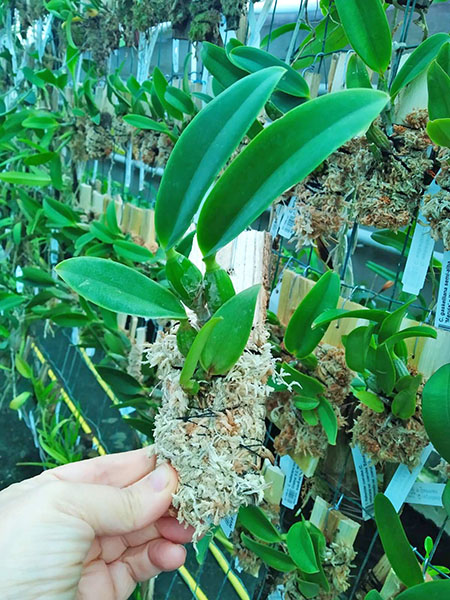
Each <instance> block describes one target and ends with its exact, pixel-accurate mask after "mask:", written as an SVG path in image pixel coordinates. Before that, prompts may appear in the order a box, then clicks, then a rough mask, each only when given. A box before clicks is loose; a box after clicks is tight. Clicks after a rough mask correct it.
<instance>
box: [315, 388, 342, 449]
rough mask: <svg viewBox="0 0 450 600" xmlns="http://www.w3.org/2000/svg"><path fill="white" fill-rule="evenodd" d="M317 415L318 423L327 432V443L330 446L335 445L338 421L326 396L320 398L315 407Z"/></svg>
mask: <svg viewBox="0 0 450 600" xmlns="http://www.w3.org/2000/svg"><path fill="white" fill-rule="evenodd" d="M317 415H318V417H319V421H320V424H321V425H322V427H323V429H324V431H325V433H326V434H327V438H328V443H329V444H331V446H335V445H336V438H337V434H338V422H337V417H336V413H335V412H334V410H333V407H332V406H331V404H330V403H329V402H328V400H327V399H326V398H321V399H320V404H319V406H318V407H317Z"/></svg>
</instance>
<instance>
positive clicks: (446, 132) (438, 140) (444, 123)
mask: <svg viewBox="0 0 450 600" xmlns="http://www.w3.org/2000/svg"><path fill="white" fill-rule="evenodd" d="M427 133H428V135H429V136H430V138H431V140H432V141H433V142H434V143H435V144H437V145H438V146H442V147H443V148H450V118H448V119H435V120H434V121H428V123H427ZM0 179H2V174H0Z"/></svg>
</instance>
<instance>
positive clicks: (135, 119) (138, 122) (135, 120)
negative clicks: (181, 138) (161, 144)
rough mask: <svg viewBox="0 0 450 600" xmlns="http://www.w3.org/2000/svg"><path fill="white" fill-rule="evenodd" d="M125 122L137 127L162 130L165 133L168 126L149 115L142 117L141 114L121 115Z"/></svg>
mask: <svg viewBox="0 0 450 600" xmlns="http://www.w3.org/2000/svg"><path fill="white" fill-rule="evenodd" d="M123 120H124V121H125V123H128V124H129V125H132V126H133V127H137V128H138V129H151V130H153V131H162V132H163V133H167V132H168V131H169V128H168V127H167V125H166V124H165V123H160V122H159V121H154V120H153V119H150V117H144V116H143V115H125V116H124V117H123Z"/></svg>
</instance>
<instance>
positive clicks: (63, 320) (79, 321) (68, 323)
mask: <svg viewBox="0 0 450 600" xmlns="http://www.w3.org/2000/svg"><path fill="white" fill-rule="evenodd" d="M49 316H50V318H51V320H52V321H53V322H54V323H56V324H57V325H59V326H60V327H85V326H86V325H88V324H89V323H90V318H89V317H87V316H86V315H83V314H82V313H77V312H67V313H60V314H57V315H55V316H53V317H52V316H51V315H49Z"/></svg>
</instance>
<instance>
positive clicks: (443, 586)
mask: <svg viewBox="0 0 450 600" xmlns="http://www.w3.org/2000/svg"><path fill="white" fill-rule="evenodd" d="M449 595H450V580H449V579H445V580H444V579H441V580H436V581H427V582H426V583H421V584H419V585H415V586H414V587H410V588H409V589H407V590H405V591H404V592H401V594H399V595H398V596H397V597H396V600H444V598H449V597H450V596H449Z"/></svg>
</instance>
